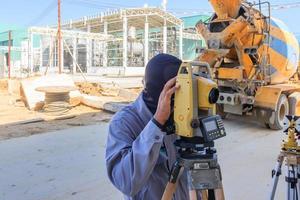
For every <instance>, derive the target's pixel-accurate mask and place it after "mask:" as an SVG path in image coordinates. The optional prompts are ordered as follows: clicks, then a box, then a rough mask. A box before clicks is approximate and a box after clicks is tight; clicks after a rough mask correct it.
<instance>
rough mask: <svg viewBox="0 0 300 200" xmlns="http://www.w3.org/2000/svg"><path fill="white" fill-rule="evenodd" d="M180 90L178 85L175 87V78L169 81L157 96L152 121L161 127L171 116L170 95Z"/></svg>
mask: <svg viewBox="0 0 300 200" xmlns="http://www.w3.org/2000/svg"><path fill="white" fill-rule="evenodd" d="M179 88H180V85H176V77H174V78H172V79H171V80H169V81H168V82H167V83H166V84H165V86H164V89H163V90H162V92H161V93H160V96H159V101H158V105H157V110H156V113H155V114H154V119H155V120H156V121H157V122H159V123H160V124H161V125H164V124H165V123H166V122H167V120H168V119H169V117H170V114H171V98H172V95H173V94H174V93H175V92H176V90H178V89H179Z"/></svg>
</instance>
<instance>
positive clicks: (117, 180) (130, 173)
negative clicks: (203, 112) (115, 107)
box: [106, 95, 189, 200]
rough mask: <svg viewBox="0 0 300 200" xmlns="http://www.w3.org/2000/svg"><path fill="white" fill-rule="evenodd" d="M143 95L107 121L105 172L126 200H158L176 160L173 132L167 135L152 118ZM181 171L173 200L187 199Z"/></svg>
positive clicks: (185, 175) (185, 182)
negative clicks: (108, 123) (108, 122)
mask: <svg viewBox="0 0 300 200" xmlns="http://www.w3.org/2000/svg"><path fill="white" fill-rule="evenodd" d="M152 117H153V115H152V113H151V112H150V110H149V109H148V108H147V106H146V104H145V102H144V100H143V98H142V95H140V96H139V97H138V98H137V100H136V101H135V102H134V103H132V104H130V105H129V106H127V107H125V108H124V109H122V110H121V111H120V112H118V113H117V114H116V115H115V116H114V117H113V119H112V120H111V122H110V125H109V134H108V139H107V148H106V166H107V173H108V177H109V179H110V181H111V182H112V183H113V185H114V186H115V187H116V188H117V189H118V190H120V191H121V192H122V193H123V194H124V198H125V199H126V200H160V199H161V197H162V195H163V192H164V189H165V186H166V184H167V182H168V179H169V173H170V170H171V168H172V166H173V164H174V162H175V161H176V148H175V146H174V141H175V140H176V135H166V133H164V132H162V131H161V130H160V129H159V128H158V127H157V126H156V125H155V124H154V123H153V122H152V121H151V119H152ZM188 195H189V191H188V178H187V173H185V172H184V173H183V174H182V175H181V177H180V179H179V181H178V186H177V191H176V193H175V194H174V198H173V199H174V200H188V199H189V196H188Z"/></svg>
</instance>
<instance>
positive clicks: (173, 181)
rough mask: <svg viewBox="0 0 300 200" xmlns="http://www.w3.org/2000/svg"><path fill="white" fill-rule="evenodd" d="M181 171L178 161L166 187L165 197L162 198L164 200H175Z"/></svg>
mask: <svg viewBox="0 0 300 200" xmlns="http://www.w3.org/2000/svg"><path fill="white" fill-rule="evenodd" d="M181 169H182V166H181V165H180V163H179V162H178V161H177V162H176V163H175V164H174V166H173V168H172V171H171V174H170V179H169V182H168V184H167V186H166V189H165V191H164V194H163V197H162V198H161V199H162V200H172V199H173V195H174V193H175V191H176V186H177V181H178V179H179V176H180V171H181Z"/></svg>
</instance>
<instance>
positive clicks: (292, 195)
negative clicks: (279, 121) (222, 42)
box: [270, 116, 300, 200]
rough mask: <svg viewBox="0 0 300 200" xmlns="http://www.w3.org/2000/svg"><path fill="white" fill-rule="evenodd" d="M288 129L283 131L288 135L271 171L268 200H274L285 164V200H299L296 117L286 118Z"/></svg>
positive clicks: (299, 168)
mask: <svg viewBox="0 0 300 200" xmlns="http://www.w3.org/2000/svg"><path fill="white" fill-rule="evenodd" d="M287 117H288V118H287V119H288V120H289V121H288V122H286V123H288V124H289V125H288V128H287V130H286V131H285V132H286V133H287V134H288V138H287V139H286V140H285V141H283V143H282V148H281V152H280V154H279V156H278V159H277V164H276V166H275V169H274V170H273V171H272V179H273V184H272V190H271V194H270V200H274V198H275V193H276V189H277V185H278V181H279V176H280V175H281V174H282V169H281V168H282V165H283V162H284V161H285V163H286V173H285V174H286V175H285V181H286V184H287V188H286V199H287V200H300V180H299V179H300V147H299V146H298V143H297V137H299V132H298V130H297V124H296V122H297V120H298V118H297V117H291V116H287Z"/></svg>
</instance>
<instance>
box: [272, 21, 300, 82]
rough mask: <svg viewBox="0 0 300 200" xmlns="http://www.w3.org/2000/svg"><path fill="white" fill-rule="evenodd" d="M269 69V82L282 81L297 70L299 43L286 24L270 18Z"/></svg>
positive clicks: (286, 79)
mask: <svg viewBox="0 0 300 200" xmlns="http://www.w3.org/2000/svg"><path fill="white" fill-rule="evenodd" d="M270 28H271V31H270V48H269V55H270V65H271V66H270V70H269V72H268V73H269V74H270V75H271V84H278V83H284V82H286V81H288V80H289V78H291V77H292V76H293V75H294V74H295V73H296V71H297V68H298V61H299V43H298V41H297V39H296V37H295V36H294V35H293V34H292V33H291V32H290V31H289V29H288V28H287V26H286V25H285V24H284V23H283V22H282V21H280V20H278V19H274V18H272V19H271V27H270Z"/></svg>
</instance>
